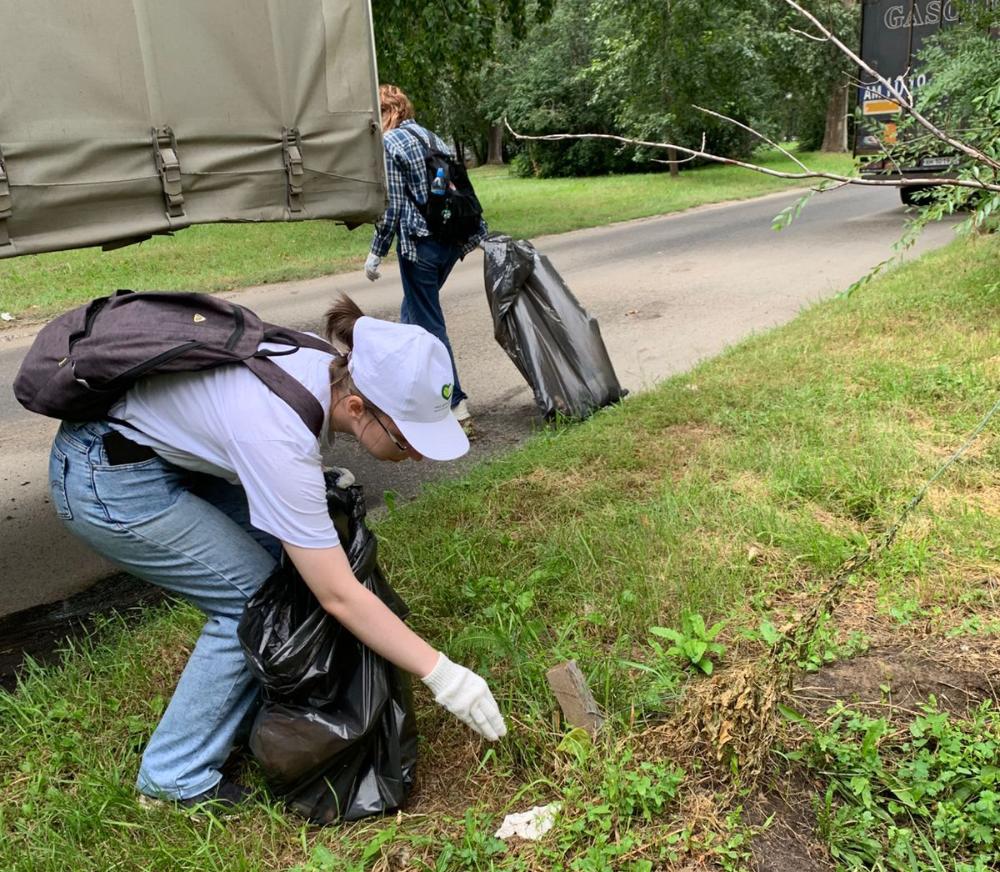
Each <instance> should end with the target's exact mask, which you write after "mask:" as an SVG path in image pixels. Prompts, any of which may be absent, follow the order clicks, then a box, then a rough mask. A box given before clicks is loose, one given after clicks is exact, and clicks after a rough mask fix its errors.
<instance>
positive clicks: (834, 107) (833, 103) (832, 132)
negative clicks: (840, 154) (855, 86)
mask: <svg viewBox="0 0 1000 872" xmlns="http://www.w3.org/2000/svg"><path fill="white" fill-rule="evenodd" d="M848 93H849V88H848V86H847V85H845V84H844V83H843V81H840V80H838V81H836V82H834V84H833V87H832V88H831V89H830V100H829V102H828V103H827V104H826V128H825V130H824V132H823V146H822V149H821V150H822V151H847V97H848Z"/></svg>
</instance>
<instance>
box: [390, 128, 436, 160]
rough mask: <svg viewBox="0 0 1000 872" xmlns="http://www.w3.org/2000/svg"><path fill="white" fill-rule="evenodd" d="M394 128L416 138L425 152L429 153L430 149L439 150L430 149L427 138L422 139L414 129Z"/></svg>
mask: <svg viewBox="0 0 1000 872" xmlns="http://www.w3.org/2000/svg"><path fill="white" fill-rule="evenodd" d="M396 129H397V130H401V131H402V132H403V133H409V134H410V136H412V137H414V138H415V139H416V140H417V142H419V143H420V144H421V145H422V146H423V147H424V151H425V152H426V153H427V154H430V153H431V151H432V150H433V151H440V149H437V148H436V149H431V146H430V142H429V141H428V140H426V139H424V138H423V137H422V136H421V135H420V134H419V133H417V131H416V130H413V129H412V128H410V127H397V128H396Z"/></svg>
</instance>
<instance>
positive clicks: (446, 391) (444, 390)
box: [441, 385, 451, 400]
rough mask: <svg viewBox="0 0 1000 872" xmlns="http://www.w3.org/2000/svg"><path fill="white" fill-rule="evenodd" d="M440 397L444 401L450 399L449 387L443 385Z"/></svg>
mask: <svg viewBox="0 0 1000 872" xmlns="http://www.w3.org/2000/svg"><path fill="white" fill-rule="evenodd" d="M441 396H442V397H444V398H445V399H446V400H450V399H451V385H444V386H443V387H442V388H441Z"/></svg>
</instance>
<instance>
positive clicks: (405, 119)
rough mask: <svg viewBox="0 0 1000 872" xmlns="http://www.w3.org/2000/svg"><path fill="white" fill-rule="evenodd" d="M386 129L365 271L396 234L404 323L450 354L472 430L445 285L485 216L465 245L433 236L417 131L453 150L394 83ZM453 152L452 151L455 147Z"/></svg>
mask: <svg viewBox="0 0 1000 872" xmlns="http://www.w3.org/2000/svg"><path fill="white" fill-rule="evenodd" d="M379 108H380V110H381V113H382V133H383V140H384V143H385V169H386V177H387V180H388V185H389V205H388V208H386V210H385V214H384V215H383V216H382V217H381V219H380V220H379V221H378V222H376V224H375V235H374V237H373V238H372V245H371V253H370V254H369V255H368V259H367V261H365V275H366V276H368V278H369V279H370V280H371V281H375V280H376V279H377V278H379V277H380V276H381V273H380V272H379V264H380V263H381V260H382V258H383V257H385V256H386V255H387V254H388V253H389V247H390V246H391V245H392V240H393V238H395V239H396V254H397V255H398V258H399V274H400V277H401V278H402V280H403V303H402V306H401V307H400V310H399V317H400V320H401V321H402V322H403V323H404V324H417V325H419V326H420V327H423V328H424V329H425V330H427V331H428V332H429V333H431V334H432V335H434V336H436V337H437V338H438V339H440V340H441V341H442V342H443V343H444V346H445V348H447V349H448V354H449V355H450V356H451V365H452V371H453V373H454V378H455V381H454V384H453V385H452V386H451V409H452V412H453V413H454V415H455V417H456V418H458V420H459V421H460V422H461V423H462V426H463V428H464V429H465V431H466V433H469V434H470V435H471V432H472V418H471V415H470V413H469V408H468V405H467V404H466V399H467V397H466V394H465V392H464V391H463V390H462V386H461V384H460V383H459V380H458V370H457V368H456V367H455V355H454V353H453V352H452V348H451V342H450V340H449V339H448V331H447V329H446V327H445V323H444V312H443V311H442V309H441V288H442V286H443V285H444V283H445V280H446V279H447V278H448V274H449V273H450V272H451V270H452V267H454V266H455V263H456V262H457V261H458V260H460V259H462V258H464V257H465V255H467V254H468V253H469V252H470V251H472V249H474V248H476V247H477V246H478V245H479V243H480V242H481V241H482V239H483V237H485V236H486V232H487V228H486V222H485V221H481V222H480V226H479V230H478V231H477V232H476V233H474V234H473V235H472V236H471V237H470V238H469V240H468V241H467V242H466V243H465V244H464V245H453V244H450V243H445V242H439V241H438V240H436V239H434V238H433V237H432V236H431V232H430V230H429V229H428V227H427V221H426V220H425V218H424V216H423V215H422V214H421V211H420V208H419V207H418V204H419V205H420V206H423V205H424V204H426V203H427V198H428V196H429V195H430V190H429V185H428V181H427V169H426V165H425V163H424V157H425V151H424V146H423V145H422V144H421V142H420V139H419V138H418V137H422V138H423V139H424V141H426V142H429V143H431V144H432V145H433V146H434V147H436V148H440V149H441V150H442V151H448V152H452V150H451V149H450V148H448V146H447V145H446V144H445V143H444V141H443V140H442V139H441V137H439V136H438V135H437V134H436V133H434V132H433V131H431V130H427V129H426V128H424V127H421V126H420V125H419V124H417V122H416V121H415V120H414V117H413V104H412V103H411V102H410V100H409V98H408V97H407V96H406V94H404V93H403V92H402V91H401V90H400V89H399V88H397V87H396V86H395V85H382V86H381V87H380V88H379ZM452 153H453V152H452Z"/></svg>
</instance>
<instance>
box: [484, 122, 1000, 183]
mask: <svg viewBox="0 0 1000 872" xmlns="http://www.w3.org/2000/svg"><path fill="white" fill-rule="evenodd" d="M711 114H715V115H718V113H711ZM719 117H720V118H725V117H726V116H724V115H719ZM734 123H738V122H734ZM504 125H505V126H506V128H507V130H508V131H509V132H510V135H511V136H513V137H514V138H515V139H520V140H531V141H538V142H558V141H560V140H567V139H605V140H609V141H612V142H620V143H622V144H623V145H636V146H641V147H643V148H662V149H670V148H672V149H675V150H676V151H678V152H680V153H682V154H686V155H690V158H689V159H692V160H693V159H695V158H702V159H703V160H708V161H713V162H714V163H721V164H726V165H728V166H736V167H742V168H743V169H746V170H753V172H756V173H763V174H764V175H768V176H775V177H777V178H779V179H802V180H803V181H805V180H807V179H824V180H827V181H832V182H837V183H838V184H846V185H862V186H864V187H871V188H899V187H902V186H904V185H920V186H922V187H925V188H939V187H952V188H972V189H973V190H976V191H992V192H994V193H1000V182H983V181H979V180H975V179H956V178H943V177H941V176H935V177H933V178H905V177H904V178H898V179H862V178H858V177H856V176H845V175H842V174H840V173H831V172H822V171H819V170H810V169H808V168H806V167H805V165H804V164H802V163H801V162H800V161H798V160H796V159H795V158H794V157H793V158H792V160H795V162H796V163H798V164H799V166H802V167H804V171H803V172H800V173H789V172H783V171H781V170H772V169H770V168H769V167H762V166H760V165H759V164H754V163H750V162H748V161H743V160H736V159H735V158H731V157H722V156H721V155H718V154H712V152H709V151H705V150H704V147H702V148H701V149H696V148H687V147H686V146H683V145H677V144H675V143H672V142H649V141H647V140H644V139H630V138H629V137H627V136H617V135H616V134H613V133H547V134H542V135H539V136H532V135H530V134H527V133H518V132H517V131H516V130H514V128H513V127H511V126H510V122H509V121H507V119H504ZM741 126H743V125H741ZM747 129H748V130H750V132H751V133H754V134H755V135H756V136H758V137H759V138H761V139H764V140H765V141H767V138H766V137H765V136H764V135H763V134H760V133H757V132H756V131H754V130H752V129H750V128H747ZM779 148H780V146H779ZM782 150H783V149H782ZM663 163H668V161H663Z"/></svg>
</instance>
